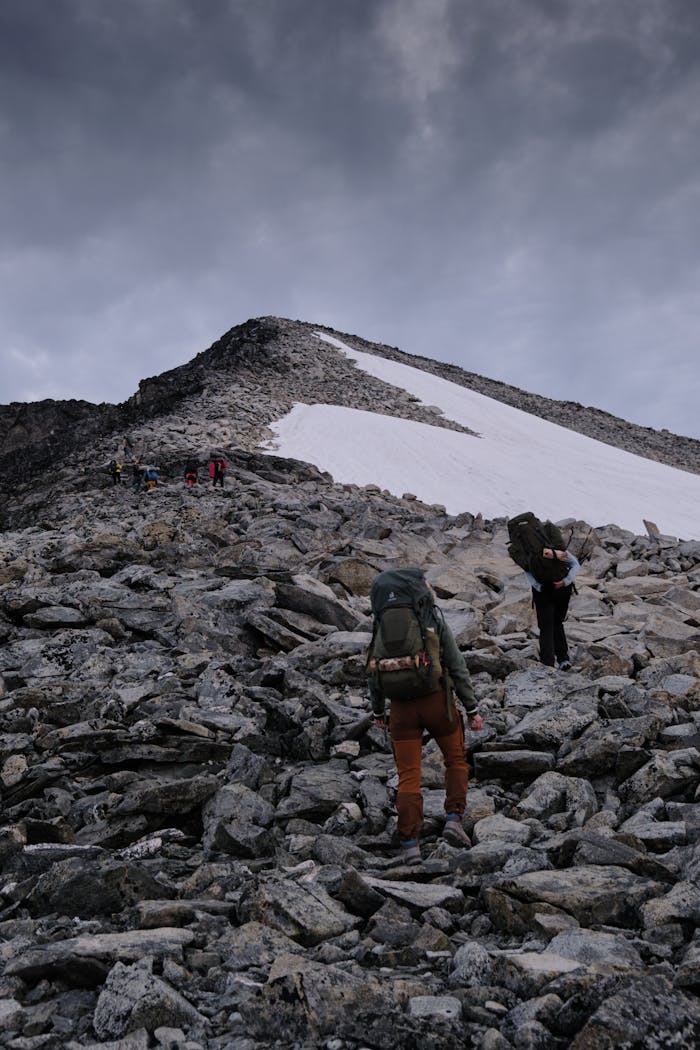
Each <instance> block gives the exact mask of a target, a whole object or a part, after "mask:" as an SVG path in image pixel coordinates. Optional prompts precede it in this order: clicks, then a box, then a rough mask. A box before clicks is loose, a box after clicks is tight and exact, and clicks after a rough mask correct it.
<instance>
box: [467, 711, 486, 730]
mask: <svg viewBox="0 0 700 1050" xmlns="http://www.w3.org/2000/svg"><path fill="white" fill-rule="evenodd" d="M483 728H484V720H483V718H482V717H481V715H467V729H470V730H471V731H472V733H478V732H479V730H480V729H483Z"/></svg>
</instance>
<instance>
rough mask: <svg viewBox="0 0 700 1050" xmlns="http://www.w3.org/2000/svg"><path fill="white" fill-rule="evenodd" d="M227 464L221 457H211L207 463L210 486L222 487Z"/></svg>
mask: <svg viewBox="0 0 700 1050" xmlns="http://www.w3.org/2000/svg"><path fill="white" fill-rule="evenodd" d="M227 467H228V463H227V462H226V460H225V459H224V457H223V456H212V458H211V460H210V461H209V477H210V478H211V479H212V485H213V486H214V487H216V486H217V485H220V486H221V488H223V487H224V474H225V473H226V470H227Z"/></svg>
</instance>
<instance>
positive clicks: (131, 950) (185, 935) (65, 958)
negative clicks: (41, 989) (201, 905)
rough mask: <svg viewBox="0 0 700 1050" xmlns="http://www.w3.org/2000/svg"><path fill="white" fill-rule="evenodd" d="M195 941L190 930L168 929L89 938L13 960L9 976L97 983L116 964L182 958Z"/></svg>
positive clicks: (60, 943) (59, 943)
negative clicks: (168, 957) (147, 956)
mask: <svg viewBox="0 0 700 1050" xmlns="http://www.w3.org/2000/svg"><path fill="white" fill-rule="evenodd" d="M193 940H194V934H193V933H191V932H190V931H189V930H177V929H170V928H168V927H164V928H162V929H158V930H130V931H127V932H126V933H103V934H94V935H85V936H81V937H75V938H69V939H68V940H65V941H55V942H53V943H51V944H46V945H44V946H43V947H37V948H33V949H31V950H30V951H24V952H23V953H22V954H21V955H20V956H19V957H15V958H11V959H10V961H9V962H8V964H7V966H6V967H5V973H6V974H7V975H9V976H17V977H21V978H22V979H23V980H32V979H34V978H37V977H38V978H42V977H49V978H52V977H59V978H61V979H63V980H66V981H70V982H75V983H77V984H81V983H82V982H83V981H86V982H87V983H93V982H94V981H95V979H96V978H97V980H101V979H103V978H104V976H105V975H106V973H107V970H108V968H109V964H110V963H112V962H115V961H117V960H137V959H140V958H142V957H143V956H145V955H153V956H155V957H156V958H163V957H165V956H174V957H176V958H178V957H180V956H181V954H182V950H183V948H184V947H185V946H186V945H188V944H191V943H192V941H193Z"/></svg>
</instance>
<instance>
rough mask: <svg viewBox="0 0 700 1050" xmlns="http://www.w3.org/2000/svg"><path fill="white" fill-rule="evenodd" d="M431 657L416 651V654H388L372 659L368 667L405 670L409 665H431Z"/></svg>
mask: <svg viewBox="0 0 700 1050" xmlns="http://www.w3.org/2000/svg"><path fill="white" fill-rule="evenodd" d="M429 666H430V658H429V657H428V654H427V653H425V652H423V653H416V654H415V656H387V657H384V659H382V660H374V659H371V660H370V661H369V664H368V667H369V669H370V671H403V670H404V669H405V668H407V667H429Z"/></svg>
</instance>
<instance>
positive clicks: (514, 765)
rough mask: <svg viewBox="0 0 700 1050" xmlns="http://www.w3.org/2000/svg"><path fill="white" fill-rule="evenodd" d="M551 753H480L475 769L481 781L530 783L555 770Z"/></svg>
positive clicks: (475, 762)
mask: <svg viewBox="0 0 700 1050" xmlns="http://www.w3.org/2000/svg"><path fill="white" fill-rule="evenodd" d="M554 761H555V760H554V755H553V754H552V753H551V752H549V751H479V752H477V753H476V754H475V755H474V767H475V769H476V775H477V777H478V778H479V780H480V781H485V780H504V781H523V780H524V781H529V780H532V779H533V777H537V776H539V775H540V773H543V772H545V771H547V770H550V769H553V768H554Z"/></svg>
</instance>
